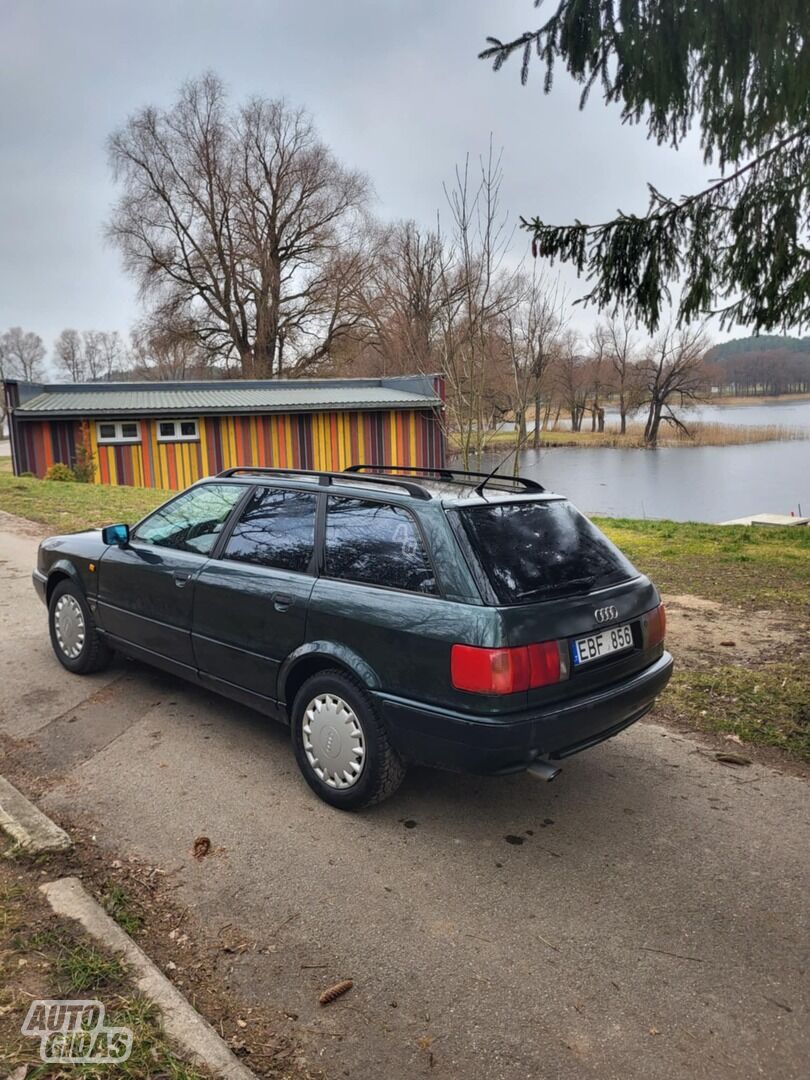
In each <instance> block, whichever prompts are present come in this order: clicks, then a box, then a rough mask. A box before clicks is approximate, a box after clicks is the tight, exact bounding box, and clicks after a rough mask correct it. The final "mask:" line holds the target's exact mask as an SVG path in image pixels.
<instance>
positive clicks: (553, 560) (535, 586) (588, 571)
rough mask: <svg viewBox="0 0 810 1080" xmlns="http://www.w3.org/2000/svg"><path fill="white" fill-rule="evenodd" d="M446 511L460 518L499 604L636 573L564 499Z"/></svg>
mask: <svg viewBox="0 0 810 1080" xmlns="http://www.w3.org/2000/svg"><path fill="white" fill-rule="evenodd" d="M448 512H449V513H451V514H455V515H457V517H458V518H459V519H460V521H461V523H462V525H463V527H464V531H465V533H466V534H467V537H468V539H469V541H470V544H471V545H472V548H473V551H474V552H475V555H476V556H477V558H478V561H479V562H480V564H481V567H482V568H483V570H484V572H485V573H486V575H487V577H488V579H489V581H490V583H491V585H492V588H493V590H494V591H495V595H496V597H497V598H498V601H499V602H500V603H502V604H519V603H525V602H527V601H532V600H544V599H550V598H551V597H555V596H561V595H562V596H566V595H571V594H573V593H578V592H590V590H591V589H602V588H605V587H606V586H608V585H615V584H616V583H617V582H620V581H627V580H628V579H630V578H633V577H637V576H638V572H637V571H636V569H635V567H634V566H633V564H632V563H631V562H630V561H629V560H628V559H626V558H625V557H624V555H622V553H621V552H620V551H619V549H618V548H617V547H615V546H614V545H613V544H611V542H610V541H609V540H608V538H607V537H606V536H605V535H604V534H603V533H601V532H600V531H599V529H597V528H596V526H595V525H593V524H592V523H591V522H590V521H588V519H587V518H586V517H585V516H584V515H583V514H580V512H579V511H578V510H577V509H575V507H573V506H572V505H571V504H570V503H569V502H566V501H565V500H563V499H559V500H557V499H555V500H549V501H538V502H520V503H493V504H491V505H487V506H471V507H462V508H459V509H455V510H450V511H448Z"/></svg>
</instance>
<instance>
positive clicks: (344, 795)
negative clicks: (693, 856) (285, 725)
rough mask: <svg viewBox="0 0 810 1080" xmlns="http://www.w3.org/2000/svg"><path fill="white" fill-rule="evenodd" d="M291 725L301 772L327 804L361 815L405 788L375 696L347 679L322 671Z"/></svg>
mask: <svg viewBox="0 0 810 1080" xmlns="http://www.w3.org/2000/svg"><path fill="white" fill-rule="evenodd" d="M290 719H291V724H290V727H291V734H292V741H293V748H294V750H295V757H296V761H297V762H298V767H299V768H300V769H301V772H302V773H303V774H304V779H305V780H306V782H307V783H308V784H309V786H310V787H311V788H312V790H313V791H314V792H315V794H316V795H318V796H320V798H321V799H323V800H324V802H327V803H329V804H330V805H331V806H335V807H337V808H338V809H339V810H360V809H361V808H362V807H364V806H371V805H372V804H373V803H378V802H382V800H383V799H387V798H388V796H389V795H393V793H394V792H395V791H396V789H397V788H398V787H399V785H400V784H401V783H402V780H403V778H404V776H405V771H406V768H405V765H404V763H403V761H402V759H401V758H400V757H399V755H398V754H397V752H396V751H395V750H394V748H393V746H392V745H391V741H390V739H389V738H388V732H387V731H386V730H385V727H384V725H383V724H382V722H381V720H380V718H379V716H378V715H377V710H376V708H375V705H374V702H373V700H372V698H371V696H370V695H369V694H368V693H367V692H366V690H365V689H364V687H363V686H362V685H361V684H360V683H359V682H358V681H357V680H356V679H354V678H352V677H351V676H349V675H347V674H346V673H344V672H342V671H337V670H334V671H333V670H329V671H320V672H318V674H317V675H313V676H311V677H310V678H309V679H307V681H306V682H305V683H304V684H303V686H302V687H301V689H300V690H299V691H298V693H297V694H296V696H295V701H294V702H293V707H292V713H291V718H290ZM358 766H359V767H358Z"/></svg>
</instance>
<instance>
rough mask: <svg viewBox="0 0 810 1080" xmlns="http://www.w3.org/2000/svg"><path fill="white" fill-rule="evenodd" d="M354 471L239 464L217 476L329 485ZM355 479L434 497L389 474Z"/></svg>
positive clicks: (416, 486)
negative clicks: (304, 480) (304, 479)
mask: <svg viewBox="0 0 810 1080" xmlns="http://www.w3.org/2000/svg"><path fill="white" fill-rule="evenodd" d="M347 472H354V470H352V469H346V470H345V471H344V472H322V471H321V470H320V469H280V468H279V469H275V468H271V467H269V466H265V465H237V466H235V467H234V468H231V469H223V470H222V472H219V473H217V478H219V477H228V476H240V475H243V476H254V475H255V476H278V477H281V479H287V480H289V479H292V478H293V477H295V476H305V477H312V478H313V479H317V481H318V483H319V484H322V485H324V486H328V485H330V484H334V483H335V481H337V482H338V483H339V482H340V481H341V480H342V481H343V482H344V483H346V482H348V481H347V477H346V473H347ZM355 480H360V481H365V482H366V483H369V484H383V485H384V486H386V487H395V488H399V489H400V491H406V492H407V493H408V494H409V495H412V496H413V497H414V498H415V499H430V498H432V496H431V494H430V492H429V491H428V490H427V488H424V487H422V485H421V484H414V483H412V482H410V481H408V480H394V479H391V478H390V477H387V476H360V475H357V474H355V475H353V476H352V482H353V481H355Z"/></svg>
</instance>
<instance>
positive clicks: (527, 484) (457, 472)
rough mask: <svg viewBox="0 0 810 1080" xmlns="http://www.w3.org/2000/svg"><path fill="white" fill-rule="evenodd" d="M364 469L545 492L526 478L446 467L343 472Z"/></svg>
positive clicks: (383, 467) (386, 467) (354, 467)
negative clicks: (503, 485) (495, 484)
mask: <svg viewBox="0 0 810 1080" xmlns="http://www.w3.org/2000/svg"><path fill="white" fill-rule="evenodd" d="M365 469H368V470H369V471H372V472H381V473H391V472H406V473H418V474H419V475H420V476H422V475H425V476H435V477H438V478H439V479H441V480H446V481H447V482H448V483H450V484H460V483H463V479H462V480H458V479H456V477H462V478H469V479H470V480H478V481H483V483H479V485H478V486H479V487H485V486H486V484H487V483H490V482H492V481H495V480H500V481H502V482H506V483H511V484H519V485H520V486H521V487H523V488H525V490H526V491H545V490H546V489H545V488H544V487H543V485H542V484H538V482H537V481H536V480H530V479H529V477H528V476H506V475H504V474H503V473H483V472H469V471H468V470H466V469H448V468H447V467H446V466H445V467H442V468H424V467H423V466H421V465H349V466H348V468H346V469H344V470H343V471H344V472H348V473H355V474H358V473H360V472H361V471H363V470H365Z"/></svg>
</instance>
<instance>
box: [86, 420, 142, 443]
mask: <svg viewBox="0 0 810 1080" xmlns="http://www.w3.org/2000/svg"><path fill="white" fill-rule="evenodd" d="M96 438H97V439H98V441H99V442H100V443H130V442H140V441H141V425H140V423H139V422H138V421H137V420H99V422H98V423H97V424H96Z"/></svg>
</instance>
